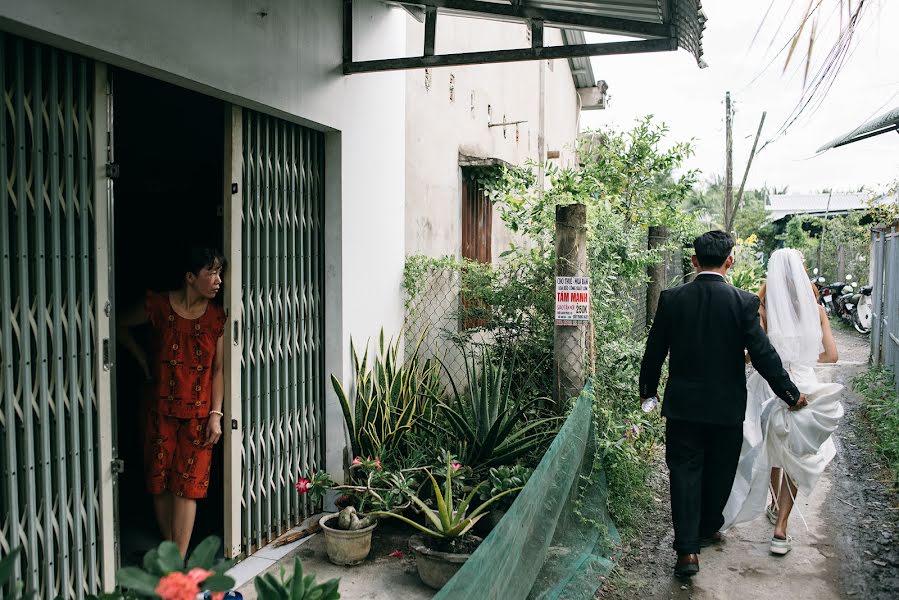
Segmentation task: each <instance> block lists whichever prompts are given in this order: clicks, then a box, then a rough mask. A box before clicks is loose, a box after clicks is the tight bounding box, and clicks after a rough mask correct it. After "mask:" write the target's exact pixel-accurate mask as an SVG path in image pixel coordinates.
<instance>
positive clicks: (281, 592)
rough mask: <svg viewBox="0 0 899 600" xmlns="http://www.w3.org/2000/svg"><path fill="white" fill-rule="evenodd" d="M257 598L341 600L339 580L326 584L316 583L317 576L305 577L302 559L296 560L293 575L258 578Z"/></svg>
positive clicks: (268, 574) (272, 599)
mask: <svg viewBox="0 0 899 600" xmlns="http://www.w3.org/2000/svg"><path fill="white" fill-rule="evenodd" d="M253 584H254V586H255V587H256V597H257V598H259V600H339V598H340V592H339V591H337V588H338V586H339V585H340V580H339V579H331V580H330V581H327V582H325V583H316V581H315V575H306V576H305V577H304V576H303V565H302V563H300V559H299V558H297V559H294V562H293V573H291V574H290V575H287V576H285V575H284V570H283V569H282V570H281V577H280V578H278V577H275V576H274V575H272V574H271V573H266V574H264V575H260V576H259V577H257V578H256V579H255V580H254V582H253Z"/></svg>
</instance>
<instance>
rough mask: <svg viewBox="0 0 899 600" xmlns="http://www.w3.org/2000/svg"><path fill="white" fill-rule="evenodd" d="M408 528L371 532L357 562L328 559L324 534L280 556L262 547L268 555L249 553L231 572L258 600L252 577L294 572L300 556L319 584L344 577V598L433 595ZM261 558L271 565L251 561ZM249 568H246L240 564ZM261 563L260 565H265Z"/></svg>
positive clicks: (405, 599) (421, 598)
mask: <svg viewBox="0 0 899 600" xmlns="http://www.w3.org/2000/svg"><path fill="white" fill-rule="evenodd" d="M408 538H409V532H408V531H405V530H401V529H399V528H397V527H395V526H394V525H392V524H390V523H384V522H382V523H379V524H378V528H377V529H376V530H375V535H374V536H373V537H372V549H371V554H369V557H368V559H367V560H366V561H365V562H364V563H362V564H361V565H358V566H356V567H338V566H336V565H333V564H331V563H330V562H329V561H328V556H327V553H326V552H325V546H324V539H323V537H322V535H321V534H316V535H314V536H312V537H310V538H306V539H305V540H303V541H302V542H300V543H295V544H293V545H291V546H288V547H285V548H288V550H287V551H286V552H284V551H283V549H281V550H282V553H281V555H280V556H277V557H275V555H274V554H272V553H271V552H277V551H278V549H270V551H271V552H267V551H266V549H263V550H262V551H261V552H259V553H257V554H262V555H263V556H264V557H268V558H259V557H257V556H255V555H254V556H253V557H250V558H249V559H247V560H246V561H244V562H243V563H241V564H239V565H237V566H236V567H235V569H233V570H232V571H231V572H229V574H231V575H232V576H233V577H234V578H235V580H236V581H237V584H238V588H237V591H239V592H240V593H241V594H243V597H244V599H245V600H256V589H255V587H254V584H253V580H252V577H254V576H255V575H257V574H258V573H259V572H260V571H261V572H262V573H272V574H274V575H275V576H276V577H279V576H280V574H281V570H282V569H283V570H284V571H285V572H290V571H291V570H292V569H293V564H294V559H295V558H297V557H299V559H300V561H301V562H302V563H303V574H304V575H310V574H314V575H315V576H316V580H317V581H318V582H319V583H324V582H326V581H328V580H331V579H340V588H339V589H340V597H341V598H342V599H343V600H429V599H430V598H432V597H433V596H434V593H435V592H434V590H432V589H430V588H428V587H426V586H425V585H424V584H423V583H421V580H419V578H418V571H417V570H416V567H415V563H414V561H413V560H412V559H411V558H410V554H411V552H410V551H409V547H408ZM394 550H400V551H401V552H402V553H403V557H402V558H398V557H392V556H389V554H390V553H391V552H393V551H394ZM254 558H256V559H258V560H268V563H267V564H264V563H258V564H249V563H252V561H254ZM244 564H246V565H247V566H246V569H252V572H251V571H249V570H246V571H245V570H241V565H244ZM260 567H261V569H260Z"/></svg>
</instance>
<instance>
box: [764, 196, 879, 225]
mask: <svg viewBox="0 0 899 600" xmlns="http://www.w3.org/2000/svg"><path fill="white" fill-rule="evenodd" d="M870 198H871V195H870V194H868V193H865V192H847V193H833V194H771V196H770V197H769V198H768V204H767V205H766V206H765V210H766V211H767V212H768V218H769V219H771V220H772V221H777V220H778V219H782V218H783V217H786V216H788V215H815V214H817V215H822V214H824V213H830V214H841V213H846V212H849V211H853V210H864V209H866V208H868V201H869V199H870ZM878 201H879V202H881V201H886V199H885V198H881V199H879V200H878Z"/></svg>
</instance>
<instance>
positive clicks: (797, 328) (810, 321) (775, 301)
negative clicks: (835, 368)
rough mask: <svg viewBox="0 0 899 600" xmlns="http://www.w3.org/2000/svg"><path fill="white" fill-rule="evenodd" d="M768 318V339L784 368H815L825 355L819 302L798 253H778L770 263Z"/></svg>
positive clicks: (790, 251) (789, 251)
mask: <svg viewBox="0 0 899 600" xmlns="http://www.w3.org/2000/svg"><path fill="white" fill-rule="evenodd" d="M766 288H767V289H766V295H765V316H766V319H767V321H768V338H769V339H770V340H771V344H772V345H773V346H774V348H775V349H776V350H777V353H778V354H779V355H780V358H781V360H782V361H783V362H784V364H787V365H793V364H799V365H814V364H815V363H817V362H818V355H820V354H821V353H822V352H824V344H823V342H822V336H821V321H820V317H819V314H820V313H819V311H818V300H817V298H815V293H814V291H813V289H812V285H811V282H810V281H809V278H808V275H807V274H806V272H805V266H804V265H803V263H802V255H801V254H800V253H799V251H798V250H793V249H792V248H783V249H781V250H776V251H775V252H774V253H773V254H772V255H771V258H770V259H769V260H768V280H767V285H766Z"/></svg>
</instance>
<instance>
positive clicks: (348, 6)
mask: <svg viewBox="0 0 899 600" xmlns="http://www.w3.org/2000/svg"><path fill="white" fill-rule="evenodd" d="M352 62H353V0H343V64H345V65H346V64H349V63H352Z"/></svg>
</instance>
